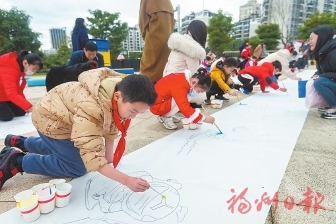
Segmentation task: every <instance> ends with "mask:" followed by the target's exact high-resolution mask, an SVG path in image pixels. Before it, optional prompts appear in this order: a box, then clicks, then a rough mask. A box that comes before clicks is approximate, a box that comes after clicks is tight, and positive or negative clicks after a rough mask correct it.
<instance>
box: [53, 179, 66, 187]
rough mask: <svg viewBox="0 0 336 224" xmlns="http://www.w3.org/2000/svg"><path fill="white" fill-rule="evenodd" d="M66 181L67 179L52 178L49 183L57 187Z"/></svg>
mask: <svg viewBox="0 0 336 224" xmlns="http://www.w3.org/2000/svg"><path fill="white" fill-rule="evenodd" d="M65 181H66V180H65V179H52V180H50V181H49V185H50V186H51V187H55V188H56V186H57V185H59V184H63V183H65Z"/></svg>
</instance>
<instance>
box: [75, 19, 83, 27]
mask: <svg viewBox="0 0 336 224" xmlns="http://www.w3.org/2000/svg"><path fill="white" fill-rule="evenodd" d="M79 27H85V26H84V19H83V18H77V19H76V20H75V27H74V28H79Z"/></svg>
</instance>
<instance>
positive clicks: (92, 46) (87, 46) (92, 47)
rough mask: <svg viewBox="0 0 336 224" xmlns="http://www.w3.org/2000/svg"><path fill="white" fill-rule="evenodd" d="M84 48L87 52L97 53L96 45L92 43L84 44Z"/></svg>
mask: <svg viewBox="0 0 336 224" xmlns="http://www.w3.org/2000/svg"><path fill="white" fill-rule="evenodd" d="M84 48H85V50H87V51H98V48H97V44H96V43H95V42H93V41H88V42H86V44H85V46H84Z"/></svg>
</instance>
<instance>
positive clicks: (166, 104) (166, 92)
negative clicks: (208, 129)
mask: <svg viewBox="0 0 336 224" xmlns="http://www.w3.org/2000/svg"><path fill="white" fill-rule="evenodd" d="M187 76H188V75H186V74H185V73H174V74H170V75H167V76H164V77H163V78H161V79H160V80H159V81H158V82H157V83H156V84H155V91H156V93H157V94H158V97H157V99H156V102H155V104H154V105H153V106H152V107H151V108H150V111H151V112H152V113H153V114H156V115H164V114H166V113H168V112H169V111H170V110H171V103H172V99H174V100H175V102H176V104H177V107H178V108H179V109H180V112H181V113H182V114H183V115H184V116H185V117H186V118H188V119H189V122H190V123H197V122H198V121H200V120H201V119H202V117H203V115H202V114H201V113H200V110H199V109H194V108H192V107H191V106H190V103H189V100H188V93H189V90H190V83H189V78H190V77H187Z"/></svg>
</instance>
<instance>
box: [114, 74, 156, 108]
mask: <svg viewBox="0 0 336 224" xmlns="http://www.w3.org/2000/svg"><path fill="white" fill-rule="evenodd" d="M116 90H117V91H120V92H121V93H122V96H123V102H124V103H127V102H129V103H135V102H143V103H146V104H147V105H148V106H152V105H154V103H155V101H156V98H157V94H156V92H155V89H154V84H153V82H152V81H151V80H150V79H149V78H148V77H147V76H145V75H136V74H134V75H128V76H126V77H125V78H123V79H122V80H121V82H120V83H118V85H117V87H116Z"/></svg>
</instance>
